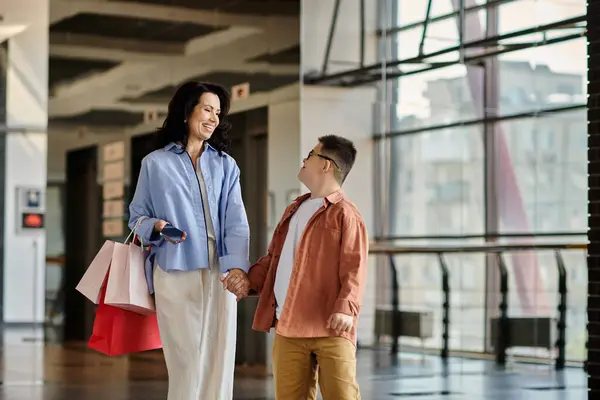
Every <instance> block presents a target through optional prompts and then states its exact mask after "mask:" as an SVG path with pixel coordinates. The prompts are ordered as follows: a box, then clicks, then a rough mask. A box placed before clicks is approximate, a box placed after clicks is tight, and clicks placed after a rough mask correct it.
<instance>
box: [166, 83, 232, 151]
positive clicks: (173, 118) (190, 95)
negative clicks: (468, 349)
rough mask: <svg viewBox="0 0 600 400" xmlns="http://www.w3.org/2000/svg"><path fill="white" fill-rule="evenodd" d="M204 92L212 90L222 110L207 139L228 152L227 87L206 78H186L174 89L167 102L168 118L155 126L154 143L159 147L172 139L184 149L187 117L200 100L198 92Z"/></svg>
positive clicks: (212, 144)
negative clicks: (191, 79)
mask: <svg viewBox="0 0 600 400" xmlns="http://www.w3.org/2000/svg"><path fill="white" fill-rule="evenodd" d="M204 93H213V94H215V95H216V96H217V97H218V98H219V101H220V102H221V113H220V115H219V126H217V127H216V128H215V130H214V132H213V134H212V135H211V137H210V139H208V140H207V142H208V143H209V144H210V145H211V146H213V147H214V148H215V149H216V150H217V151H218V152H219V154H222V153H223V152H225V153H229V146H230V145H231V141H230V140H229V136H228V132H229V129H231V125H230V124H229V122H227V121H226V120H225V117H226V116H227V113H228V112H229V106H230V104H231V100H230V97H229V93H228V92H227V90H226V89H225V88H224V87H223V86H221V85H218V84H216V83H208V82H196V81H190V82H186V83H184V84H183V85H181V87H180V88H179V89H177V91H176V92H175V95H174V96H173V98H172V99H171V101H170V102H169V111H168V114H167V118H165V122H164V123H163V126H162V127H161V128H158V132H157V140H156V142H157V143H156V147H157V148H158V149H161V148H163V147H165V146H166V145H168V144H169V143H171V142H175V143H181V144H182V145H183V148H184V149H185V147H186V145H187V141H188V130H187V123H186V120H187V119H188V117H189V116H190V114H191V113H192V112H193V111H194V107H196V105H197V104H198V103H199V101H200V96H202V95H203V94H204Z"/></svg>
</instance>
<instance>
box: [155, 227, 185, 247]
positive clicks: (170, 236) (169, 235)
mask: <svg viewBox="0 0 600 400" xmlns="http://www.w3.org/2000/svg"><path fill="white" fill-rule="evenodd" d="M160 236H162V237H163V238H165V240H166V241H167V242H170V243H173V244H177V243H179V242H180V241H181V238H182V236H183V232H182V231H180V230H179V229H177V228H175V227H174V226H173V225H165V227H164V228H162V230H161V231H160Z"/></svg>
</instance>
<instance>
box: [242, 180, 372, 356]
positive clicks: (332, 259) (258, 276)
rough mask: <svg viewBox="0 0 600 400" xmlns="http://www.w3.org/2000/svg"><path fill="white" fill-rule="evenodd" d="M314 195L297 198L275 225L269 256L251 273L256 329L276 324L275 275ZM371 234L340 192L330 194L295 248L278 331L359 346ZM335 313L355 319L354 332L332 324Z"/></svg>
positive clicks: (288, 335)
mask: <svg viewBox="0 0 600 400" xmlns="http://www.w3.org/2000/svg"><path fill="white" fill-rule="evenodd" d="M309 197H310V194H305V195H303V196H300V197H298V198H297V199H296V200H295V201H294V202H293V203H292V204H291V205H290V206H288V208H287V209H286V210H285V212H284V214H283V217H282V218H281V221H280V222H279V224H278V225H277V227H276V228H275V232H274V233H273V238H272V240H271V243H270V245H269V250H268V252H267V255H266V256H263V257H262V258H261V259H260V260H258V262H257V263H256V264H254V265H253V266H252V267H251V268H250V271H249V273H248V278H249V280H250V290H251V294H252V293H254V294H259V301H258V306H257V308H256V314H255V316H254V324H253V326H252V327H253V328H254V329H255V330H259V331H265V332H268V331H269V330H270V329H271V328H272V327H274V326H275V308H276V304H275V294H274V286H275V275H276V273H277V266H278V264H279V258H280V256H281V251H282V249H283V244H284V242H285V238H286V235H287V233H288V229H289V225H290V219H291V217H292V215H294V213H295V212H296V210H297V209H298V207H299V206H300V204H302V202H303V201H304V200H306V199H308V198H309ZM368 253H369V238H368V234H367V229H366V227H365V223H364V221H363V219H362V217H361V215H360V213H359V212H358V210H357V209H356V207H355V206H354V204H352V202H350V201H349V200H348V199H347V198H346V197H345V195H344V192H343V190H339V191H337V192H334V193H332V194H330V195H329V196H327V197H326V198H325V199H324V200H323V205H322V206H321V207H320V208H319V209H318V210H317V212H316V213H315V214H314V215H313V217H312V218H311V219H310V220H309V221H308V224H307V225H306V228H305V229H304V232H303V233H302V237H301V239H300V242H299V243H298V245H297V247H296V253H295V256H294V265H293V268H292V276H291V279H290V284H289V287H288V291H287V296H286V298H285V303H284V306H283V310H282V313H281V318H280V319H279V321H278V323H277V328H276V332H277V333H278V334H280V335H282V336H286V337H298V338H315V337H330V336H342V337H345V338H347V339H349V340H350V341H352V342H353V343H354V344H356V324H357V320H358V313H359V311H360V305H361V301H362V296H363V292H364V287H365V280H366V275H367V274H366V267H367V257H368ZM333 313H344V314H347V315H351V316H353V317H354V328H353V329H352V331H351V332H350V333H338V332H336V331H334V330H332V329H328V328H327V320H328V319H329V317H330V316H331V314H333Z"/></svg>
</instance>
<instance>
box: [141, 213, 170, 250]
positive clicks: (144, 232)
mask: <svg viewBox="0 0 600 400" xmlns="http://www.w3.org/2000/svg"><path fill="white" fill-rule="evenodd" d="M156 222H158V218H144V219H143V221H142V222H141V223H140V226H139V227H138V230H137V232H136V234H137V235H138V236H139V237H141V238H142V240H143V241H144V245H148V244H152V245H154V246H158V247H160V245H161V244H162V242H163V241H164V239H163V238H162V236H160V235H159V234H157V233H155V232H154V224H156Z"/></svg>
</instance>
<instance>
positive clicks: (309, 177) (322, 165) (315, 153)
mask: <svg viewBox="0 0 600 400" xmlns="http://www.w3.org/2000/svg"><path fill="white" fill-rule="evenodd" d="M321 148H322V145H321V143H318V144H317V145H316V146H315V147H313V149H312V150H311V151H310V152H309V153H308V155H307V156H306V157H305V158H304V160H302V168H300V172H298V179H300V182H302V183H304V184H305V185H306V187H307V188H309V189H311V188H313V187H317V186H319V185H320V184H321V183H322V182H323V180H324V179H326V177H327V174H331V173H332V171H333V169H334V168H335V165H334V164H333V160H331V159H330V158H329V157H327V156H325V155H323V154H321V151H322V149H321Z"/></svg>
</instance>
